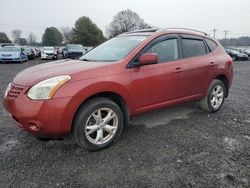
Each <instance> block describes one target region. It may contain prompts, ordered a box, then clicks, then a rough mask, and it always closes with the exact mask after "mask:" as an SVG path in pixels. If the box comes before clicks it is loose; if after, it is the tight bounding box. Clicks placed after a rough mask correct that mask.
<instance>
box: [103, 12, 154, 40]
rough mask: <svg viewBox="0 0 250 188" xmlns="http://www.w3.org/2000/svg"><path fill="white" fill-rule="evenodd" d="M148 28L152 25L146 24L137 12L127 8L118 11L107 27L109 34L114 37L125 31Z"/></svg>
mask: <svg viewBox="0 0 250 188" xmlns="http://www.w3.org/2000/svg"><path fill="white" fill-rule="evenodd" d="M147 28H151V27H150V26H149V25H148V24H146V23H145V22H144V20H143V19H142V18H140V16H139V15H138V14H137V13H136V12H133V11H131V10H129V9H127V10H123V11H120V12H118V13H117V14H116V15H115V16H114V17H113V20H112V22H111V23H110V25H109V26H108V27H107V30H106V32H107V34H108V36H109V37H110V38H112V37H115V36H117V35H119V34H121V33H124V32H128V31H134V30H139V29H147Z"/></svg>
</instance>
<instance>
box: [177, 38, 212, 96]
mask: <svg viewBox="0 0 250 188" xmlns="http://www.w3.org/2000/svg"><path fill="white" fill-rule="evenodd" d="M180 37H181V47H182V48H181V49H182V58H183V63H185V69H184V72H183V77H184V79H183V81H184V82H183V83H184V88H183V89H184V94H185V97H191V98H192V96H193V97H196V96H199V95H202V94H204V92H206V91H207V89H208V87H209V85H210V77H211V71H212V70H213V68H214V66H215V64H216V62H214V61H213V58H211V56H210V55H209V54H208V53H209V49H208V47H207V46H206V44H205V42H204V41H203V38H202V37H198V36H192V35H181V36H180Z"/></svg>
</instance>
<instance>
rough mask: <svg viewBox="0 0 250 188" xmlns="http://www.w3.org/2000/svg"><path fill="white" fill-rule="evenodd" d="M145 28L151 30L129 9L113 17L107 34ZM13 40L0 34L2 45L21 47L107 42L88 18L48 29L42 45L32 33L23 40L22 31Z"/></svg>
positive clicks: (2, 33) (91, 44) (111, 35)
mask: <svg viewBox="0 0 250 188" xmlns="http://www.w3.org/2000/svg"><path fill="white" fill-rule="evenodd" d="M145 28H150V25H149V24H147V23H145V22H144V20H143V19H142V18H141V17H140V16H139V15H138V14H137V13H136V12H133V11H131V10H129V9H127V10H122V11H120V12H118V13H117V14H116V15H115V16H114V17H113V19H112V21H111V23H110V24H109V25H108V26H107V27H106V34H107V37H108V38H112V37H115V36H117V35H119V34H121V33H124V32H129V31H133V30H138V29H145ZM12 38H13V41H11V40H10V39H9V38H8V36H7V34H6V33H4V32H0V43H9V42H14V43H16V44H19V45H27V44H29V45H45V46H61V45H63V44H68V43H77V44H82V45H83V46H96V45H98V44H100V43H102V42H104V41H105V40H107V38H106V37H105V36H104V35H103V32H102V30H101V29H100V28H99V27H98V26H97V25H96V24H95V23H94V22H93V21H92V20H91V19H90V18H89V17H87V16H82V17H80V18H78V19H77V20H76V22H75V24H74V27H73V28H70V27H62V28H59V29H58V28H56V27H47V28H46V29H45V31H44V34H43V36H42V42H41V43H37V38H36V36H35V34H34V33H32V32H31V33H30V34H29V36H28V38H27V39H26V38H23V37H22V31H21V30H20V29H15V30H13V31H12Z"/></svg>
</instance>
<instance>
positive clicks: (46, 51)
mask: <svg viewBox="0 0 250 188" xmlns="http://www.w3.org/2000/svg"><path fill="white" fill-rule="evenodd" d="M43 53H55V50H43Z"/></svg>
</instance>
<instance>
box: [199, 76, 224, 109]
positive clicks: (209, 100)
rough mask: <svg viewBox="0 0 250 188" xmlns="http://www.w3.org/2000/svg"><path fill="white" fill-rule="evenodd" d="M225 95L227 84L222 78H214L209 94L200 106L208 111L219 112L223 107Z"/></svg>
mask: <svg viewBox="0 0 250 188" xmlns="http://www.w3.org/2000/svg"><path fill="white" fill-rule="evenodd" d="M225 96H226V87H225V84H224V83H223V82H222V81H221V80H217V79H216V80H213V82H212V83H211V85H210V87H209V89H208V93H207V96H206V97H205V98H203V99H202V100H201V101H200V107H201V109H203V110H205V111H208V112H217V111H218V110H219V109H220V108H221V107H222V105H223V102H224V99H225Z"/></svg>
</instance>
